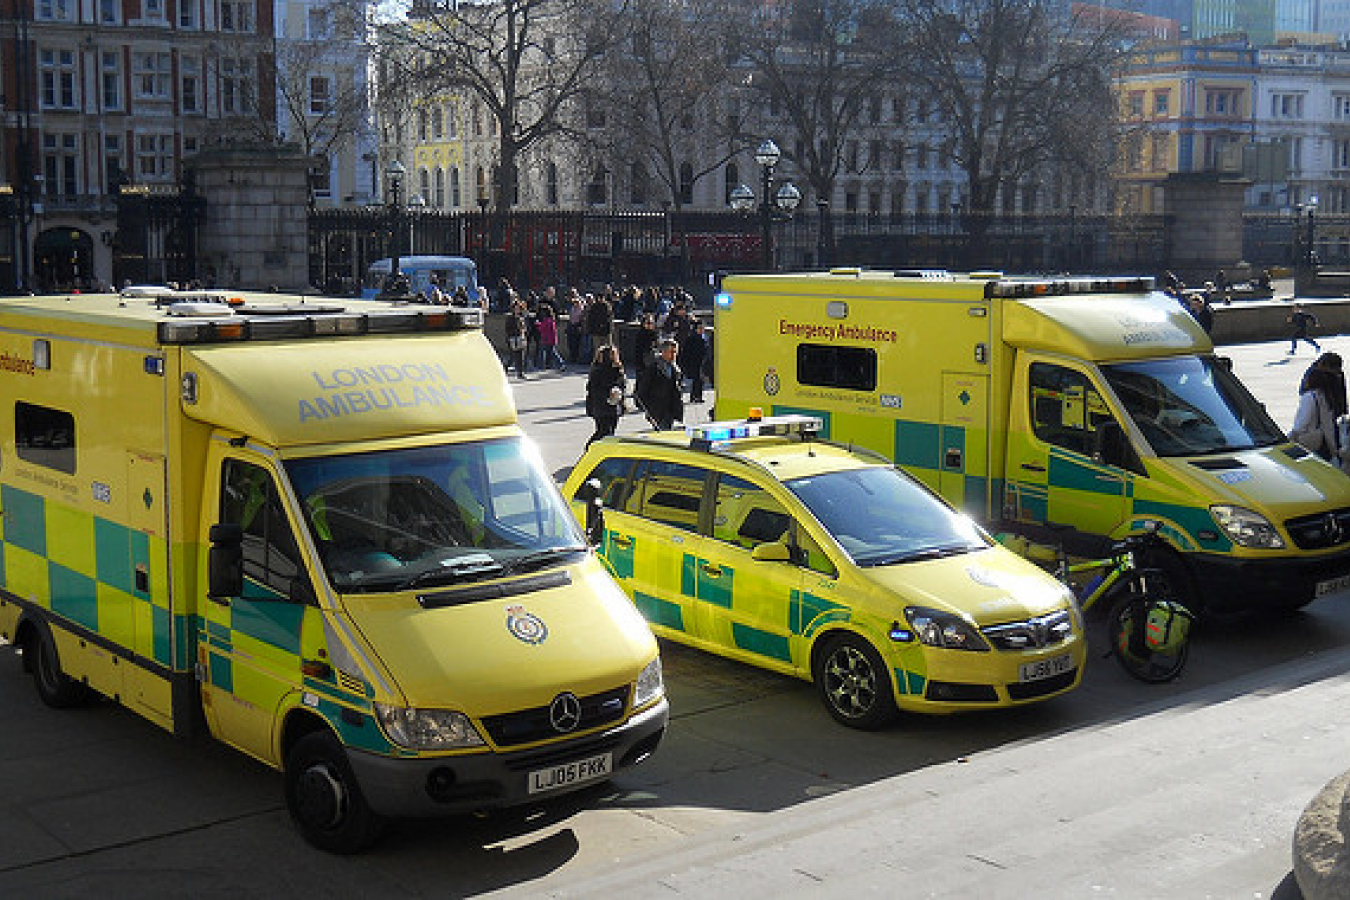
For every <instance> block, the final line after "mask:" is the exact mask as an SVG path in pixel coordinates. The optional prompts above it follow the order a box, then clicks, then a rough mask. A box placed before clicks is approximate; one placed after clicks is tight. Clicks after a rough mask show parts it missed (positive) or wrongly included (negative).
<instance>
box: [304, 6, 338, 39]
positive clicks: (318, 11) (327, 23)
mask: <svg viewBox="0 0 1350 900" xmlns="http://www.w3.org/2000/svg"><path fill="white" fill-rule="evenodd" d="M332 27H333V26H332V19H331V17H330V16H329V14H328V7H326V6H311V7H310V8H309V12H308V13H307V15H306V16H305V31H306V35H307V36H308V37H309V39H310V40H311V41H319V40H324V39H325V38H328V37H329V36H330V35H331V32H332Z"/></svg>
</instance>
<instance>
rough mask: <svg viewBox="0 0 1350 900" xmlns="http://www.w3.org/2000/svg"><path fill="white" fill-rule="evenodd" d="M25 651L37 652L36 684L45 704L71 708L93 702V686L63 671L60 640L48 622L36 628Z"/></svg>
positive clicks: (34, 656)
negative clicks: (90, 698)
mask: <svg viewBox="0 0 1350 900" xmlns="http://www.w3.org/2000/svg"><path fill="white" fill-rule="evenodd" d="M24 651H25V652H31V653H32V654H33V659H32V663H31V664H30V669H31V671H32V673H33V685H34V686H35V687H36V688H37V693H38V696H39V697H40V698H42V702H43V703H45V704H47V705H48V706H50V707H52V708H53V709H71V708H73V707H76V706H82V705H84V704H85V703H87V702H89V697H90V692H89V688H88V687H86V686H85V685H83V684H81V683H80V682H78V681H76V680H74V679H73V678H71V677H70V676H69V675H67V674H66V673H65V672H63V671H61V660H60V659H59V658H58V657H57V655H56V641H55V640H53V639H52V633H51V631H50V630H49V629H48V628H47V627H46V626H45V625H44V626H41V627H38V628H36V629H34V631H33V635H32V637H30V638H29V640H28V645H27V646H26V647H25V648H24Z"/></svg>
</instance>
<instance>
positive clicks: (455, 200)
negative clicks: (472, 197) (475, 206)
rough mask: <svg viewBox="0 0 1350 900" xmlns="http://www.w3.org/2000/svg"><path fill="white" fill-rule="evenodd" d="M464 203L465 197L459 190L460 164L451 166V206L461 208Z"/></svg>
mask: <svg viewBox="0 0 1350 900" xmlns="http://www.w3.org/2000/svg"><path fill="white" fill-rule="evenodd" d="M463 205H464V198H463V197H461V196H460V192H459V166H451V167H450V208H451V209H459V208H460V207H461V206H463Z"/></svg>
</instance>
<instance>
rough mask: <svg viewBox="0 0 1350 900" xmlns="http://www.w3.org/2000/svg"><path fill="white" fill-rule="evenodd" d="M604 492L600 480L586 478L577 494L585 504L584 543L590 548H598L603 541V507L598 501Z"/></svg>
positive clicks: (601, 502) (600, 501)
mask: <svg viewBox="0 0 1350 900" xmlns="http://www.w3.org/2000/svg"><path fill="white" fill-rule="evenodd" d="M604 490H605V486H604V485H602V484H601V483H600V479H598V478H588V479H587V480H586V482H585V483H584V484H583V485H582V486H581V490H579V491H578V492H577V496H578V497H579V498H581V500H582V501H584V502H585V504H586V542H587V543H588V544H590V545H591V546H592V547H598V546H600V544H601V542H602V541H604V539H605V505H604V502H603V501H602V500H601V499H600V495H601V494H602V493H603V492H604Z"/></svg>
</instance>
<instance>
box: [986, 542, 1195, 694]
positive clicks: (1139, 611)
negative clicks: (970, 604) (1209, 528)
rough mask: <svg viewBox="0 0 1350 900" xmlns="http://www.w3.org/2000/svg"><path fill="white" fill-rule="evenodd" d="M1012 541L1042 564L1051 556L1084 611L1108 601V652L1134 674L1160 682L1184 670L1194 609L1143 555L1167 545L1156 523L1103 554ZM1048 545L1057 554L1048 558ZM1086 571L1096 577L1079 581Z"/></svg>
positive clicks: (1138, 677)
mask: <svg viewBox="0 0 1350 900" xmlns="http://www.w3.org/2000/svg"><path fill="white" fill-rule="evenodd" d="M1052 527H1053V526H1052ZM1019 542H1020V544H1021V549H1019V546H1018V544H1019ZM1004 543H1010V542H1009V541H1004ZM1010 546H1011V547H1012V549H1014V550H1017V551H1018V552H1019V553H1021V555H1023V556H1025V557H1027V558H1028V559H1031V560H1032V561H1033V562H1038V563H1040V564H1042V565H1044V564H1045V563H1046V562H1047V561H1049V559H1053V561H1054V568H1053V569H1052V570H1051V571H1052V572H1053V574H1054V575H1055V577H1056V578H1058V579H1059V580H1060V581H1062V582H1064V583H1065V584H1066V585H1068V586H1069V589H1070V590H1072V591H1073V592H1074V596H1075V597H1076V598H1077V599H1078V605H1079V608H1080V609H1081V610H1082V611H1083V612H1087V611H1088V610H1089V609H1091V608H1092V607H1094V606H1096V605H1097V603H1099V602H1100V601H1102V600H1103V599H1107V600H1108V601H1109V602H1108V603H1107V614H1106V625H1107V637H1108V641H1109V646H1110V649H1109V650H1108V651H1107V655H1109V656H1114V657H1115V658H1116V662H1118V663H1120V666H1121V668H1123V669H1124V670H1125V671H1126V672H1128V673H1129V674H1130V675H1131V676H1133V677H1135V678H1137V679H1139V680H1140V681H1144V682H1148V683H1150V684H1161V683H1164V682H1168V681H1172V680H1173V679H1175V678H1177V676H1179V675H1180V674H1181V671H1182V669H1184V668H1185V667H1186V659H1187V657H1188V655H1189V653H1190V629H1191V625H1192V623H1193V622H1194V621H1195V614H1194V613H1192V612H1191V611H1190V609H1188V608H1187V607H1186V606H1185V604H1183V603H1182V602H1181V601H1180V600H1178V599H1176V595H1175V593H1174V591H1173V590H1172V588H1171V586H1170V585H1169V584H1168V582H1167V577H1166V576H1165V575H1164V574H1163V572H1162V570H1161V569H1157V568H1153V567H1151V566H1147V565H1144V564H1141V563H1140V561H1139V559H1144V560H1147V559H1148V557H1149V554H1150V551H1151V550H1158V549H1161V548H1165V547H1166V544H1165V542H1164V541H1163V539H1162V538H1160V537H1158V534H1157V525H1156V523H1149V525H1148V527H1146V528H1145V530H1144V531H1140V532H1137V533H1134V534H1130V535H1128V536H1126V537H1125V538H1124V539H1122V540H1120V541H1117V542H1116V543H1115V544H1113V545H1112V546H1111V550H1110V552H1109V554H1108V555H1107V556H1105V557H1102V558H1100V559H1083V560H1078V561H1076V562H1071V561H1070V559H1069V556H1068V554H1067V553H1066V552H1065V551H1064V544H1063V541H1059V542H1057V543H1056V545H1055V546H1054V547H1052V548H1047V547H1045V545H1036V544H1032V543H1031V542H1030V541H1028V540H1027V539H1026V538H1024V537H1013V538H1012V539H1011V543H1010ZM1047 551H1049V552H1050V553H1053V556H1052V557H1049V558H1047V556H1046V554H1047ZM1088 573H1094V575H1093V577H1091V578H1090V579H1088V580H1087V582H1086V583H1083V584H1081V585H1080V584H1078V583H1077V582H1078V581H1081V578H1082V576H1084V575H1086V574H1088Z"/></svg>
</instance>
